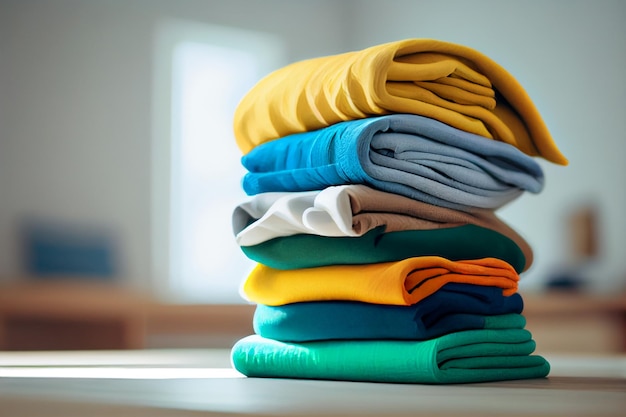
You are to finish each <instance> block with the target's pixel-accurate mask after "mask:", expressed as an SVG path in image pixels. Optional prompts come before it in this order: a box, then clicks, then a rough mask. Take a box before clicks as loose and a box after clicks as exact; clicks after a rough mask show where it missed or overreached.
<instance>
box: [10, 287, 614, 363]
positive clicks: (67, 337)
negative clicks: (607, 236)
mask: <svg viewBox="0 0 626 417" xmlns="http://www.w3.org/2000/svg"><path fill="white" fill-rule="evenodd" d="M522 296H523V297H524V304H525V308H524V312H523V314H524V316H525V317H526V320H527V325H526V327H527V328H528V330H530V331H531V332H532V333H533V337H534V339H535V341H536V343H537V352H540V353H550V352H559V353H585V354H591V353H598V354H611V353H621V352H626V295H624V294H621V295H615V296H600V295H590V294H584V293H573V292H557V291H554V292H547V293H544V294H534V293H530V294H523V293H522ZM253 314H254V306H253V305H249V304H235V305H193V304H191V305H183V304H167V303H162V302H159V301H156V300H154V299H151V298H149V297H146V296H143V295H141V294H136V293H132V292H130V291H129V290H127V289H122V288H119V287H116V286H113V285H108V284H102V283H99V284H97V283H76V282H71V281H67V282H23V283H19V284H18V283H16V284H12V285H4V286H0V350H50V349H52V350H69V349H74V350H76V349H140V348H229V347H231V346H232V345H233V343H234V342H235V341H237V340H238V339H240V338H242V337H244V336H246V335H249V334H251V333H253V329H252V316H253Z"/></svg>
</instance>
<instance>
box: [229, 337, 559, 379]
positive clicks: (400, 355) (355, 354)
mask: <svg viewBox="0 0 626 417" xmlns="http://www.w3.org/2000/svg"><path fill="white" fill-rule="evenodd" d="M534 350H535V342H534V341H533V340H532V335H531V333H530V332H529V331H528V330H526V329H482V330H466V331H461V332H456V333H451V334H447V335H445V336H441V337H438V338H434V339H430V340H426V341H394V340H368V341H357V340H337V341H320V342H303V343H288V342H280V341H277V340H273V339H267V338H263V337H261V336H259V335H250V336H247V337H244V338H243V339H241V340H239V341H238V342H236V343H235V345H234V346H233V348H232V351H231V360H232V364H233V366H234V368H235V369H236V370H237V371H239V372H241V373H242V374H244V375H246V376H248V377H266V378H299V379H326V380H343V381H364V382H386V383H418V384H461V383H475V382H489V381H504V380H514V379H529V378H543V377H546V376H547V375H548V373H549V372H550V365H549V363H548V362H547V361H546V360H545V359H544V358H543V357H541V356H538V355H531V353H532V352H533V351H534Z"/></svg>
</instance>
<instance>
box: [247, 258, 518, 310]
mask: <svg viewBox="0 0 626 417" xmlns="http://www.w3.org/2000/svg"><path fill="white" fill-rule="evenodd" d="M518 281H519V275H518V274H517V272H516V271H515V269H513V267H512V266H511V265H509V264H508V263H507V262H505V261H502V260H500V259H496V258H483V259H476V260H467V261H451V260H448V259H445V258H442V257H439V256H420V257H414V258H407V259H404V260H401V261H397V262H383V263H375V264H367V265H331V266H323V267H316V268H302V269H292V270H279V269H274V268H271V267H268V266H266V265H262V264H258V265H257V266H256V267H255V268H254V269H253V270H252V272H251V273H250V274H249V275H248V276H247V278H246V279H245V281H244V283H243V287H242V291H243V295H244V296H245V298H247V299H248V300H249V301H252V302H255V303H259V304H265V305H271V306H276V305H284V304H290V303H296V302H304V301H328V300H345V301H361V302H366V303H373V304H390V305H413V304H416V303H418V302H419V301H420V300H422V299H424V298H425V297H427V296H429V295H431V294H433V293H434V292H435V291H437V290H439V289H440V288H441V287H442V286H444V285H445V284H447V283H450V282H457V283H465V284H475V285H484V286H491V287H499V288H502V290H503V294H504V295H511V294H513V293H515V292H516V291H517V286H518Z"/></svg>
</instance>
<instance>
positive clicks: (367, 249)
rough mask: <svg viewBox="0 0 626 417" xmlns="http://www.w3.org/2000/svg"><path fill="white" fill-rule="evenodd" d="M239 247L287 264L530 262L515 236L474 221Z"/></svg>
mask: <svg viewBox="0 0 626 417" xmlns="http://www.w3.org/2000/svg"><path fill="white" fill-rule="evenodd" d="M240 248H241V250H242V251H243V253H244V254H245V255H246V256H247V257H248V258H249V259H252V260H253V261H256V262H258V263H261V264H263V265H266V266H269V267H271V268H275V269H285V270H287V269H300V268H312V267H318V266H328V265H363V264H372V263H379V262H392V261H400V260H403V259H406V258H412V257H415V256H441V257H443V258H446V259H449V260H453V261H460V260H468V259H481V258H497V259H501V260H503V261H505V262H507V263H508V264H509V265H511V266H512V267H513V268H515V270H516V271H517V272H518V273H521V272H523V271H524V270H525V268H526V257H525V256H524V252H522V250H521V249H520V247H519V246H518V245H517V244H516V243H515V242H514V241H513V240H511V239H510V238H508V237H506V236H505V235H503V234H501V233H498V232H496V231H495V230H491V229H487V228H484V227H480V226H476V225H473V224H466V225H463V226H458V227H450V228H447V229H433V230H399V231H395V232H388V233H385V228H384V226H380V227H377V228H375V229H372V230H370V231H369V232H367V233H366V234H364V235H363V236H358V237H352V236H350V237H328V236H318V235H309V234H298V235H293V236H282V237H276V238H274V239H270V240H267V241H265V242H262V243H259V244H258V245H252V246H240Z"/></svg>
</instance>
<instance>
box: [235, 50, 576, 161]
mask: <svg viewBox="0 0 626 417" xmlns="http://www.w3.org/2000/svg"><path fill="white" fill-rule="evenodd" d="M389 113H408V114H417V115H421V116H425V117H429V118H433V119H436V120H439V121H440V122H442V123H445V124H447V125H450V126H453V127H454V128H457V129H460V130H463V131H467V132H470V133H473V134H476V135H479V136H483V137H485V138H490V139H495V141H501V142H504V143H508V144H510V145H512V146H515V147H516V148H518V149H520V150H521V151H522V152H524V153H525V154H528V155H530V156H542V157H544V158H545V159H547V160H549V161H551V162H554V163H557V164H561V165H567V159H566V158H565V157H564V156H563V155H562V153H561V152H560V150H559V149H558V147H557V145H556V143H555V142H554V140H553V139H552V136H551V135H550V132H549V131H548V129H547V127H546V125H545V123H544V121H543V119H542V117H541V115H540V114H539V111H538V110H537V108H536V106H535V105H534V103H533V102H532V100H531V98H530V97H529V95H528V94H527V93H526V91H525V90H524V88H523V87H522V86H521V85H520V84H519V82H518V81H517V80H516V79H515V78H514V77H513V76H512V75H511V74H510V73H509V72H508V71H507V70H506V69H505V68H503V67H502V66H501V65H499V64H498V63H497V62H495V61H494V60H492V59H491V58H489V57H487V56H486V55H484V54H482V53H480V52H479V51H477V50H475V49H472V48H470V47H468V46H463V45H459V44H454V43H450V42H445V41H440V40H435V39H404V40H400V41H395V42H389V43H385V44H380V45H376V46H372V47H369V48H366V49H363V50H360V51H353V52H348V53H343V54H337V55H331V56H324V57H318V58H312V59H307V60H303V61H299V62H295V63H292V64H290V65H287V66H285V67H283V68H280V69H278V70H276V71H274V72H272V73H271V74H269V75H268V76H266V77H265V78H263V79H262V80H260V81H259V82H258V83H257V84H256V85H255V86H254V87H253V88H252V89H251V90H250V91H249V92H248V93H247V94H246V95H245V96H244V98H243V99H242V100H241V102H240V103H239V105H238V106H237V108H236V110H235V115H234V132H235V140H236V142H237V145H238V146H239V148H240V149H241V150H242V152H243V153H244V154H245V153H248V152H250V151H251V150H252V149H254V148H255V147H257V146H258V145H260V144H263V143H267V142H269V141H272V140H275V139H277V138H280V137H284V136H288V135H291V134H294V133H300V132H306V131H312V130H317V129H321V128H324V127H327V126H330V125H333V124H336V123H339V122H342V121H347V120H354V119H362V118H367V117H371V116H377V115H384V114H389Z"/></svg>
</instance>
